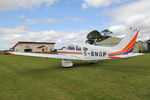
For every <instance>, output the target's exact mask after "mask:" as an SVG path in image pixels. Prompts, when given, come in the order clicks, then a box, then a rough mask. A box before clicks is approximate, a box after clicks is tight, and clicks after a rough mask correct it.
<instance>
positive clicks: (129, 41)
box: [109, 31, 140, 55]
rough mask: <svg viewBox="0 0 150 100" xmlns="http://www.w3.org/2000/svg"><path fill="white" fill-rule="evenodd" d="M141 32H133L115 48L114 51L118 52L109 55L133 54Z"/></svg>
mask: <svg viewBox="0 0 150 100" xmlns="http://www.w3.org/2000/svg"><path fill="white" fill-rule="evenodd" d="M139 32H140V31H137V32H133V33H132V34H127V35H126V36H125V37H124V38H123V39H122V40H121V41H120V43H119V44H118V45H116V46H115V47H114V49H115V50H117V51H116V52H113V53H109V55H120V54H127V53H130V52H132V51H133V48H134V46H135V43H136V39H137V36H138V34H139Z"/></svg>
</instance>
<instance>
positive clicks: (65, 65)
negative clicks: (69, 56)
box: [61, 59, 73, 68]
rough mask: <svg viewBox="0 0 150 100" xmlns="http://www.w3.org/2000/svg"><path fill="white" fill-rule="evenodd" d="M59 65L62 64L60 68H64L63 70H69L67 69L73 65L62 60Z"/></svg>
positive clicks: (69, 61) (68, 61)
mask: <svg viewBox="0 0 150 100" xmlns="http://www.w3.org/2000/svg"><path fill="white" fill-rule="evenodd" d="M61 63H62V67H64V68H69V67H72V66H73V63H72V61H71V60H66V59H64V60H62V61H61Z"/></svg>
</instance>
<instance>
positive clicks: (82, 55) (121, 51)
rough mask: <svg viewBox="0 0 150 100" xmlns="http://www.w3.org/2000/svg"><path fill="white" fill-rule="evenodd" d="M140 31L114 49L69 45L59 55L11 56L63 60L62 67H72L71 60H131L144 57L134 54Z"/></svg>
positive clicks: (24, 54)
mask: <svg viewBox="0 0 150 100" xmlns="http://www.w3.org/2000/svg"><path fill="white" fill-rule="evenodd" d="M138 34H139V31H135V30H134V31H132V33H130V34H127V35H126V36H125V37H124V38H123V39H122V40H121V41H120V43H119V44H118V45H116V46H114V47H101V46H94V45H69V46H66V47H62V48H61V49H58V50H57V54H39V53H23V52H10V51H8V52H7V53H8V54H10V55H23V56H35V57H46V58H57V59H62V67H71V66H73V63H72V61H71V60H85V61H89V62H91V63H94V62H96V61H98V60H106V59H120V58H129V57H133V56H138V55H143V54H142V53H132V51H133V48H134V46H135V43H136V39H137V36H138Z"/></svg>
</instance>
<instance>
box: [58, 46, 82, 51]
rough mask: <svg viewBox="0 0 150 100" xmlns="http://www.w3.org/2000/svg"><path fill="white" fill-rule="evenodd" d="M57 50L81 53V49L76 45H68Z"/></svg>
mask: <svg viewBox="0 0 150 100" xmlns="http://www.w3.org/2000/svg"><path fill="white" fill-rule="evenodd" d="M59 50H76V51H81V50H82V47H80V46H78V45H69V46H66V47H62V48H61V49H59Z"/></svg>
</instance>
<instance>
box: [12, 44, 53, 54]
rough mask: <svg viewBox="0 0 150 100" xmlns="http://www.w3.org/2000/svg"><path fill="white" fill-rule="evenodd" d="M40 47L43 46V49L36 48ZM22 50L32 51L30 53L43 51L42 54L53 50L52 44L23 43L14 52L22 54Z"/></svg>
mask: <svg viewBox="0 0 150 100" xmlns="http://www.w3.org/2000/svg"><path fill="white" fill-rule="evenodd" d="M40 46H45V47H43V48H38V47H40ZM24 49H32V52H42V49H44V52H50V51H51V50H54V44H25V43H19V44H18V45H17V46H16V47H15V48H14V50H15V52H24Z"/></svg>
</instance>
